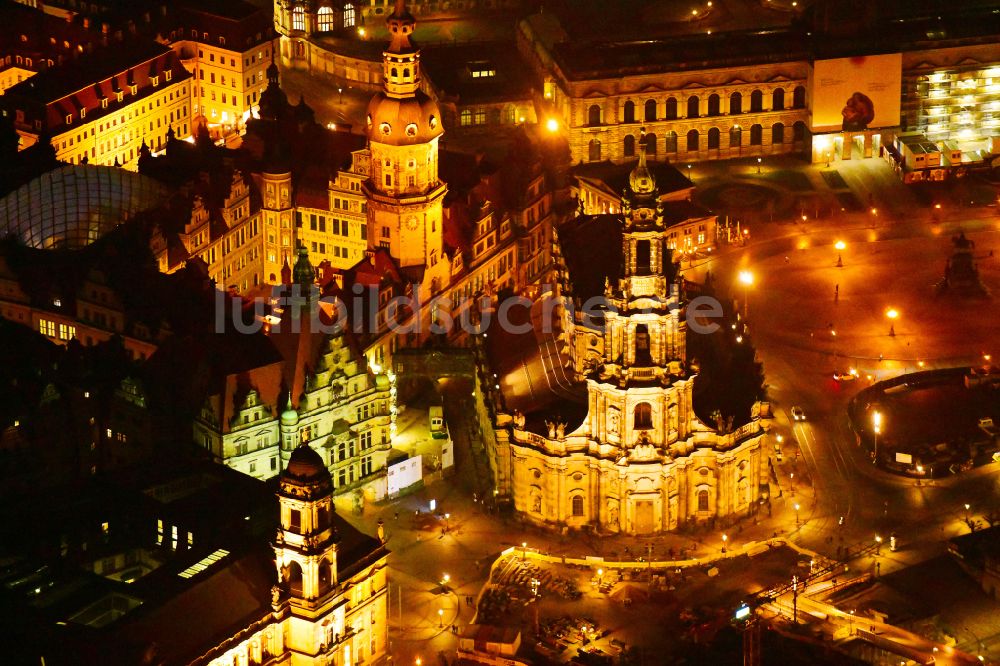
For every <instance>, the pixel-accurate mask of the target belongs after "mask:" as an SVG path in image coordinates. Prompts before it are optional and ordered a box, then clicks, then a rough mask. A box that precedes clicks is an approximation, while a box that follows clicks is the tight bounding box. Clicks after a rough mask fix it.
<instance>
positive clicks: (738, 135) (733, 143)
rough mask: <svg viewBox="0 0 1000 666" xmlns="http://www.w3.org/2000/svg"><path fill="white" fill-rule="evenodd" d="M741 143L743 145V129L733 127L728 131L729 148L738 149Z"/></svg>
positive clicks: (737, 126)
mask: <svg viewBox="0 0 1000 666" xmlns="http://www.w3.org/2000/svg"><path fill="white" fill-rule="evenodd" d="M741 143H743V128H741V127H740V126H739V125H733V127H732V128H730V130H729V147H730V148H739V147H740V144H741Z"/></svg>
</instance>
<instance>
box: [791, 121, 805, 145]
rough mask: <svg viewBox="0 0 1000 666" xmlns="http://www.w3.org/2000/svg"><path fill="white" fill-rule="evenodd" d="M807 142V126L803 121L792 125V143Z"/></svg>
mask: <svg viewBox="0 0 1000 666" xmlns="http://www.w3.org/2000/svg"><path fill="white" fill-rule="evenodd" d="M805 140H806V124H805V123H804V122H802V121H801V120H798V121H796V122H795V124H794V125H792V141H794V142H796V143H798V142H800V141H805Z"/></svg>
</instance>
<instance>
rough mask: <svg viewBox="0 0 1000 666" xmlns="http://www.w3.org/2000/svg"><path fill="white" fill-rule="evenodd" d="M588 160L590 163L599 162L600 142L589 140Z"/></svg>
mask: <svg viewBox="0 0 1000 666" xmlns="http://www.w3.org/2000/svg"><path fill="white" fill-rule="evenodd" d="M588 158H589V159H590V161H591V162H599V161H600V160H601V142H600V141H598V140H597V139H591V140H590V150H589V153H588Z"/></svg>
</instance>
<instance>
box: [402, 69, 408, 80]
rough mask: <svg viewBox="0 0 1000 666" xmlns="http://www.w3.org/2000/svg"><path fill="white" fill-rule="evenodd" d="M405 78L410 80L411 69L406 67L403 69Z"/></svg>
mask: <svg viewBox="0 0 1000 666" xmlns="http://www.w3.org/2000/svg"><path fill="white" fill-rule="evenodd" d="M403 78H404V79H408V78H410V68H409V67H404V68H403Z"/></svg>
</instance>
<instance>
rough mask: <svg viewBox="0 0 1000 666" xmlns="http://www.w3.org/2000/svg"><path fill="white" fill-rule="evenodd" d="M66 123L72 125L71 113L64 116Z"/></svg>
mask: <svg viewBox="0 0 1000 666" xmlns="http://www.w3.org/2000/svg"><path fill="white" fill-rule="evenodd" d="M66 124H67V125H72V124H73V114H72V113H71V114H69V115H67V116H66Z"/></svg>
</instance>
